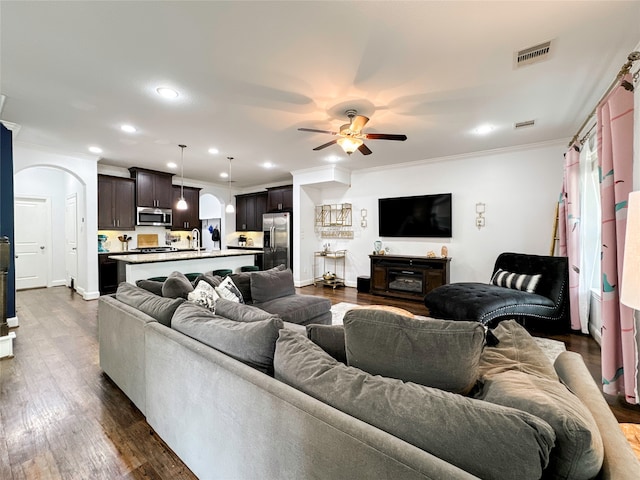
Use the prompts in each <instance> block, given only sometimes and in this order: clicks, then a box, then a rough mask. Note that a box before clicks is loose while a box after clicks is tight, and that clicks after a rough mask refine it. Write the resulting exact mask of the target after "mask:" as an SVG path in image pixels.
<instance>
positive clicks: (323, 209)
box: [315, 203, 353, 239]
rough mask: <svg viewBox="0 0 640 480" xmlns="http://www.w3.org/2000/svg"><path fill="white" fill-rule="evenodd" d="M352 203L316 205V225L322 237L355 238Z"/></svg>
mask: <svg viewBox="0 0 640 480" xmlns="http://www.w3.org/2000/svg"><path fill="white" fill-rule="evenodd" d="M351 226H352V205H351V204H350V203H335V204H331V205H316V209H315V227H316V232H317V233H318V234H319V235H320V237H321V238H347V239H351V238H353V229H352V228H351Z"/></svg>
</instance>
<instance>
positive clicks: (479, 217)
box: [476, 203, 486, 230]
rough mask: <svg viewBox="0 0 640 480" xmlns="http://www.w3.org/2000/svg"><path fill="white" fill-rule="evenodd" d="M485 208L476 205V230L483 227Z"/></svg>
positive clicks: (482, 204) (479, 204)
mask: <svg viewBox="0 0 640 480" xmlns="http://www.w3.org/2000/svg"><path fill="white" fill-rule="evenodd" d="M485 206H486V205H485V204H484V203H476V227H478V230H480V229H481V228H482V227H484V212H485Z"/></svg>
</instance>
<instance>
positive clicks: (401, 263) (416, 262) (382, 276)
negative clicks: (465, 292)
mask: <svg viewBox="0 0 640 480" xmlns="http://www.w3.org/2000/svg"><path fill="white" fill-rule="evenodd" d="M369 258H370V259H371V293H373V294H375V295H384V296H387V297H397V298H406V299H408V300H418V301H422V299H423V298H424V295H425V294H426V293H427V292H429V291H431V290H433V289H434V288H436V287H439V286H440V285H445V284H447V283H449V262H450V261H451V259H450V258H429V257H413V256H409V255H369Z"/></svg>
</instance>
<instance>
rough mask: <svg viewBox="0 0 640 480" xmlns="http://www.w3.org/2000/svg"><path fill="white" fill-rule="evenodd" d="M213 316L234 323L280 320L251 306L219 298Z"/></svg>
mask: <svg viewBox="0 0 640 480" xmlns="http://www.w3.org/2000/svg"><path fill="white" fill-rule="evenodd" d="M215 314H216V315H220V316H221V317H225V318H228V319H229V320H234V321H236V322H257V321H259V320H267V319H270V318H280V317H278V316H277V315H273V314H271V313H268V312H265V311H264V310H260V309H259V308H256V307H252V306H251V305H244V304H242V303H238V302H233V301H231V300H227V299H226V298H220V299H219V300H218V301H217V302H216V308H215Z"/></svg>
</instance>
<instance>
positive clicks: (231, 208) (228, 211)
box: [224, 157, 236, 213]
mask: <svg viewBox="0 0 640 480" xmlns="http://www.w3.org/2000/svg"><path fill="white" fill-rule="evenodd" d="M227 158H228V159H229V177H228V178H229V202H228V203H227V206H226V208H225V209H224V211H225V212H227V213H234V212H235V211H236V209H235V208H233V204H232V203H231V160H233V157H227Z"/></svg>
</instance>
